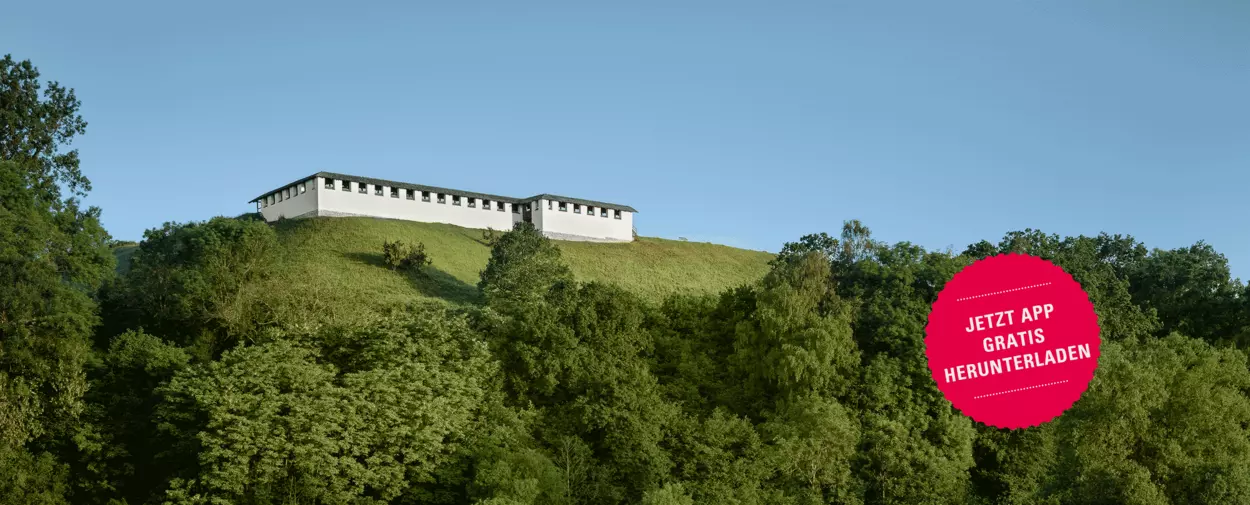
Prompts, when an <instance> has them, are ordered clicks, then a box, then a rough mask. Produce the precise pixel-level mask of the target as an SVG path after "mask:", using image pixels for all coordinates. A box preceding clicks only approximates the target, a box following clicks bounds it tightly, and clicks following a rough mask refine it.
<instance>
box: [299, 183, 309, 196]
mask: <svg viewBox="0 0 1250 505" xmlns="http://www.w3.org/2000/svg"><path fill="white" fill-rule="evenodd" d="M307 192H308V189H307V188H305V187H304V183H302V182H301V183H299V194H301V195H302V194H304V193H307Z"/></svg>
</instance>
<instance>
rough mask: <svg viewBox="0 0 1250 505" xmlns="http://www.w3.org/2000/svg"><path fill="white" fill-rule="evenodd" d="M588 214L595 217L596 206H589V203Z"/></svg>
mask: <svg viewBox="0 0 1250 505" xmlns="http://www.w3.org/2000/svg"><path fill="white" fill-rule="evenodd" d="M586 215H587V216H590V217H595V208H594V207H591V206H589V205H587V206H586Z"/></svg>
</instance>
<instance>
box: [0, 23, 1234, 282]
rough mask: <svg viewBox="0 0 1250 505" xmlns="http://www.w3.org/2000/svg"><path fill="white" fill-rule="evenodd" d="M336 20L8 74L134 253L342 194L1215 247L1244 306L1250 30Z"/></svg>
mask: <svg viewBox="0 0 1250 505" xmlns="http://www.w3.org/2000/svg"><path fill="white" fill-rule="evenodd" d="M191 3H195V4H197V5H194V6H192V5H189V4H191ZM183 4H187V5H183ZM332 4H333V5H331V3H329V2H325V3H322V2H313V1H304V2H291V3H287V4H279V3H270V2H255V1H249V2H236V1H214V2H150V3H131V2H75V1H70V2H57V3H56V4H55V8H54V7H53V5H52V4H47V5H45V4H41V3H39V2H16V3H9V4H7V5H6V6H5V7H4V9H3V13H2V14H0V52H8V53H12V54H13V56H14V57H15V58H17V59H30V60H32V61H33V62H34V63H35V64H36V65H37V66H38V67H39V68H40V70H41V71H42V72H43V74H44V77H45V78H47V79H55V80H59V81H60V82H62V83H63V84H66V85H68V86H71V87H73V88H75V89H76V91H77V93H78V96H79V98H80V99H81V100H82V102H83V108H82V113H83V115H84V117H85V118H86V120H87V121H88V122H89V126H88V131H87V135H86V136H84V137H82V138H81V139H80V140H79V141H78V142H76V143H75V147H77V148H79V149H80V151H81V155H82V159H83V170H84V172H85V173H86V174H87V175H88V176H89V177H90V178H91V180H92V181H93V183H94V191H93V192H92V194H91V196H90V197H89V199H88V202H90V203H91V204H94V205H98V206H100V207H102V208H103V210H104V223H105V225H106V226H107V228H108V229H109V231H110V232H111V233H112V234H113V235H114V236H116V237H118V238H123V239H138V238H140V237H141V235H142V232H143V230H144V229H146V228H150V227H154V226H159V225H160V224H161V223H162V222H164V221H188V220H201V219H207V218H209V217H212V216H214V215H236V214H240V213H243V212H247V211H250V210H253V207H252V206H250V205H249V204H248V203H247V201H248V200H250V199H251V198H253V197H254V196H256V195H257V194H259V193H261V192H263V191H266V190H269V189H272V188H274V187H277V186H280V185H282V184H284V183H287V182H290V181H292V180H294V179H296V178H298V177H301V176H305V175H308V174H311V173H313V172H316V171H319V170H329V171H336V172H346V173H351V174H358V175H366V176H373V177H380V178H387V179H398V180H403V181H409V182H415V183H423V184H430V185H437V186H445V187H453V188H460V189H465V190H475V191H481V192H487V193H499V194H506V195H513V196H529V195H532V194H536V193H542V192H548V193H556V194H563V195H568V196H575V197H581V198H588V199H595V200H605V201H610V202H617V203H624V204H629V205H632V206H634V207H636V208H638V209H639V211H640V212H641V213H640V214H639V215H638V216H637V220H636V225H637V228H638V231H639V233H640V234H642V235H647V236H661V237H670V238H676V237H687V238H689V239H690V240H699V241H711V242H719V243H725V244H730V245H735V246H741V247H748V248H752V249H763V250H768V251H776V250H778V249H779V248H780V246H781V245H782V244H783V243H784V242H786V241H789V240H794V239H797V238H798V237H799V236H801V235H803V234H806V233H812V232H818V231H828V232H830V233H836V232H837V231H838V230H839V229H840V226H841V223H842V221H843V220H845V219H850V218H858V219H861V220H863V221H864V222H865V224H867V225H868V226H869V227H870V228H872V229H873V231H874V236H876V237H877V238H879V239H883V240H887V241H890V242H894V241H899V240H909V241H912V242H915V243H918V244H922V245H924V246H927V247H930V248H942V247H946V246H953V247H954V248H955V249H956V250H961V249H962V248H963V247H964V246H966V245H967V244H969V243H972V242H975V241H978V240H980V239H990V240H992V241H997V240H998V239H999V238H1001V236H1002V234H1003V233H1004V232H1006V231H1009V230H1015V229H1023V228H1027V227H1032V228H1040V229H1042V230H1043V231H1046V232H1049V233H1059V234H1060V235H1076V234H1096V233H1098V232H1100V231H1107V232H1111V233H1124V234H1131V235H1134V236H1136V237H1137V238H1139V239H1141V240H1144V241H1146V243H1147V244H1148V245H1150V246H1153V247H1163V248H1173V247H1180V246H1185V245H1188V244H1192V243H1194V242H1195V241H1198V240H1200V239H1201V240H1206V241H1207V242H1209V243H1211V244H1213V245H1214V246H1215V247H1216V248H1217V249H1218V250H1220V251H1221V252H1223V253H1225V254H1226V255H1227V256H1229V258H1230V261H1231V263H1232V267H1233V272H1234V274H1235V275H1237V276H1239V277H1241V278H1243V279H1245V278H1247V277H1250V234H1248V231H1250V226H1248V224H1250V198H1247V195H1248V194H1250V184H1248V183H1250V2H1246V1H1242V0H1223V1H1218V0H1200V1H1191V2H1183V1H1179V0H1174V1H1164V2H1161V1H1140V0H1135V1H1111V0H1091V1H1085V0H1081V1H1056V0H992V1H982V2H962V1H941V2H935V1H916V2H897V1H866V0H865V1H857V2H836V1H822V2H810V3H800V2H784V1H773V2H730V1H714V2H713V1H706V2H705V1H685V0H682V1H665V2H660V1H631V2H610V4H613V5H608V4H609V2H571V1H570V2H545V1H540V0H529V1H524V2H502V1H500V2H480V1H479V2H474V1H463V2H407V3H404V4H400V3H394V4H384V3H375V2H333V3H332ZM352 4H354V5H352ZM590 4H598V5H597V6H592V5H590Z"/></svg>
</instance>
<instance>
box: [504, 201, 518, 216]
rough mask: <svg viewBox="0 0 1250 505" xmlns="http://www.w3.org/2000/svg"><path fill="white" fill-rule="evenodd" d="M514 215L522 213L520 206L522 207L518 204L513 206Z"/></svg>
mask: <svg viewBox="0 0 1250 505" xmlns="http://www.w3.org/2000/svg"><path fill="white" fill-rule="evenodd" d="M499 210H503V209H499ZM512 213H513V214H520V213H521V206H520V205H517V204H515V203H514V204H512Z"/></svg>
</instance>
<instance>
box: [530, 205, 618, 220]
mask: <svg viewBox="0 0 1250 505" xmlns="http://www.w3.org/2000/svg"><path fill="white" fill-rule="evenodd" d="M559 203H560V212H568V211H569V204H568V203H567V202H559ZM551 206H552V201H551V200H547V210H552V208H551ZM573 213H574V214H581V213H582V205H581V204H577V203H575V204H573ZM586 215H587V216H590V217H595V207H594V206H593V205H587V206H586ZM599 216H600V217H608V209H607V208H606V207H599ZM612 217H615V218H616V219H620V218H621V211H619V210H616V209H612Z"/></svg>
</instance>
